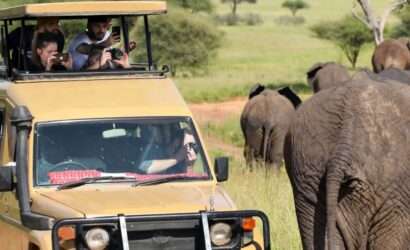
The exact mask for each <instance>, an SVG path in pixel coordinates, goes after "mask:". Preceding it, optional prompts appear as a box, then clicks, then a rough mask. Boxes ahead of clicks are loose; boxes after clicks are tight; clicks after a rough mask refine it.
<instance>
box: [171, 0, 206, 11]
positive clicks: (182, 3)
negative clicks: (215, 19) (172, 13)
mask: <svg viewBox="0 0 410 250" xmlns="http://www.w3.org/2000/svg"><path fill="white" fill-rule="evenodd" d="M168 1H169V2H170V3H171V4H175V5H177V6H179V7H181V8H184V9H190V10H192V12H199V11H204V12H208V13H211V12H212V11H213V9H214V7H213V5H212V3H211V1H210V0H168Z"/></svg>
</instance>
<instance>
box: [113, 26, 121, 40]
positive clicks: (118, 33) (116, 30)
mask: <svg viewBox="0 0 410 250" xmlns="http://www.w3.org/2000/svg"><path fill="white" fill-rule="evenodd" d="M112 36H119V37H120V38H121V27H120V26H114V27H112Z"/></svg>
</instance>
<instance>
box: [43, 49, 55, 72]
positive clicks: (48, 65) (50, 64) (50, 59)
mask: <svg viewBox="0 0 410 250" xmlns="http://www.w3.org/2000/svg"><path fill="white" fill-rule="evenodd" d="M57 54H58V52H57V51H56V52H53V53H52V54H51V56H50V57H48V58H47V61H46V65H44V66H45V68H46V71H50V70H51V68H52V67H53V65H54V64H56V59H57V58H56V55H57Z"/></svg>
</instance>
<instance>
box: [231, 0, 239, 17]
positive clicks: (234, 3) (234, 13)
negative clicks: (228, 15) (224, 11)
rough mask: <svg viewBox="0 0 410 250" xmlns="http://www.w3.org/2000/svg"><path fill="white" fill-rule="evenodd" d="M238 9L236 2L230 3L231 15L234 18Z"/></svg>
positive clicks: (236, 0) (234, 0) (235, 0)
mask: <svg viewBox="0 0 410 250" xmlns="http://www.w3.org/2000/svg"><path fill="white" fill-rule="evenodd" d="M237 7H238V0H233V1H232V15H233V16H234V17H236V9H237Z"/></svg>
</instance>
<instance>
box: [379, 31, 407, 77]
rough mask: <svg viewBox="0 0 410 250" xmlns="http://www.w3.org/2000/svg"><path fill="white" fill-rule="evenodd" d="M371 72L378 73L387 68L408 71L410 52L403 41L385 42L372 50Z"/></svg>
mask: <svg viewBox="0 0 410 250" xmlns="http://www.w3.org/2000/svg"><path fill="white" fill-rule="evenodd" d="M372 64H373V71H374V72H375V73H379V72H381V71H383V70H385V69H388V68H397V69H403V70H404V69H407V70H408V69H410V51H409V46H408V43H406V42H405V40H404V39H400V40H385V41H383V42H382V43H380V44H379V45H378V46H377V47H376V48H375V50H374V53H373V57H372Z"/></svg>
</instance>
